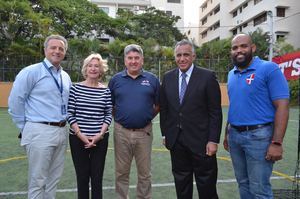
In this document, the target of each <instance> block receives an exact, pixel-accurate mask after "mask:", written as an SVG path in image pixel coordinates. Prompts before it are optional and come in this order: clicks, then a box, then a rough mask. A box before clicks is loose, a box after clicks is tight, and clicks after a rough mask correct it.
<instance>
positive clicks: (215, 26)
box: [213, 21, 220, 30]
mask: <svg viewBox="0 0 300 199" xmlns="http://www.w3.org/2000/svg"><path fill="white" fill-rule="evenodd" d="M219 27H220V22H219V21H218V22H217V23H215V24H214V25H213V28H214V30H216V29H217V28H219Z"/></svg>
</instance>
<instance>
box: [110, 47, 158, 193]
mask: <svg viewBox="0 0 300 199" xmlns="http://www.w3.org/2000/svg"><path fill="white" fill-rule="evenodd" d="M124 62H125V66H126V69H125V70H123V71H122V72H119V73H117V74H116V75H114V76H113V77H112V79H111V80H110V82H109V85H108V86H109V88H110V90H111V93H112V101H113V106H114V121H115V123H114V146H115V169H116V174H115V175H116V193H117V198H121V199H126V198H128V189H129V174H130V168H131V162H132V159H133V158H135V161H136V167H137V172H138V183H137V193H136V198H144V199H147V198H152V195H151V150H152V140H153V135H152V123H151V121H152V119H153V118H154V117H155V116H156V115H157V113H158V111H159V105H158V103H159V86H160V85H159V80H158V79H157V77H156V76H155V75H153V74H152V73H150V72H147V71H144V70H143V69H142V66H143V63H144V57H143V50H142V48H141V47H140V46H139V45H136V44H131V45H128V46H126V47H125V49H124Z"/></svg>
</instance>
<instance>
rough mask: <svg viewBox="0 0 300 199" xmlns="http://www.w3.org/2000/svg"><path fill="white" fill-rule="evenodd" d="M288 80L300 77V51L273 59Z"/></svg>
mask: <svg viewBox="0 0 300 199" xmlns="http://www.w3.org/2000/svg"><path fill="white" fill-rule="evenodd" d="M272 61H273V62H275V63H277V64H278V65H279V68H280V69H281V71H282V73H283V74H284V76H285V78H286V79H287V80H296V79H299V76H300V51H297V52H293V53H288V54H285V55H283V56H278V57H273V59H272Z"/></svg>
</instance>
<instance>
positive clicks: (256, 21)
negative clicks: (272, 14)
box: [253, 13, 267, 26]
mask: <svg viewBox="0 0 300 199" xmlns="http://www.w3.org/2000/svg"><path fill="white" fill-rule="evenodd" d="M265 21H267V13H264V14H262V15H260V16H258V17H256V18H255V19H254V20H253V24H254V26H257V25H259V24H261V23H263V22H265Z"/></svg>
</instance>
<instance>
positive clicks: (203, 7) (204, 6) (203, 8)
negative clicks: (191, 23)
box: [202, 3, 207, 12]
mask: <svg viewBox="0 0 300 199" xmlns="http://www.w3.org/2000/svg"><path fill="white" fill-rule="evenodd" d="M206 8H207V3H205V4H204V5H203V6H202V12H203V11H204V10H205V9H206Z"/></svg>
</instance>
